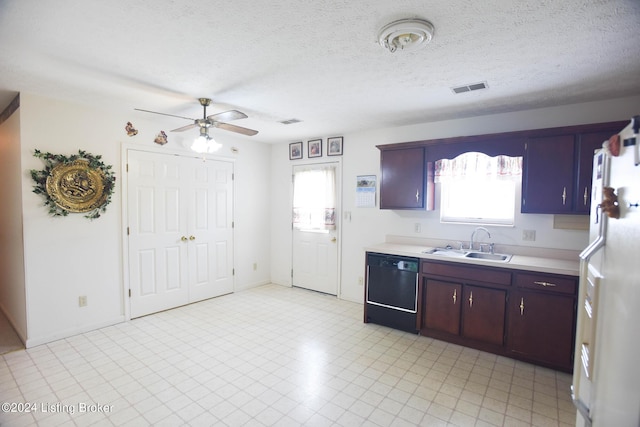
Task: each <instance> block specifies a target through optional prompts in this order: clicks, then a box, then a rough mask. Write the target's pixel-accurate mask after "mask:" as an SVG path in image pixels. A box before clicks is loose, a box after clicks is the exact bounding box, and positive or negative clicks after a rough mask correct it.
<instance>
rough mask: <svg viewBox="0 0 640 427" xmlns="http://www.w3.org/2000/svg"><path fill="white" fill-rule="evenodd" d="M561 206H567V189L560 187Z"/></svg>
mask: <svg viewBox="0 0 640 427" xmlns="http://www.w3.org/2000/svg"><path fill="white" fill-rule="evenodd" d="M562 204H563V205H566V204H567V187H562Z"/></svg>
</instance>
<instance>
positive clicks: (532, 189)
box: [521, 135, 574, 214]
mask: <svg viewBox="0 0 640 427" xmlns="http://www.w3.org/2000/svg"><path fill="white" fill-rule="evenodd" d="M573 169H574V136H573V135H558V136H549V137H542V138H532V139H530V140H529V141H528V142H527V145H526V150H525V156H524V171H523V176H522V207H521V211H522V212H523V213H549V214H551V213H570V212H571V211H572V201H573V186H574V178H573V177H574V172H573Z"/></svg>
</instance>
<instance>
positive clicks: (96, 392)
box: [0, 285, 575, 427]
mask: <svg viewBox="0 0 640 427" xmlns="http://www.w3.org/2000/svg"><path fill="white" fill-rule="evenodd" d="M570 381H571V377H570V376H569V375H567V374H564V373H559V372H555V371H552V370H548V369H544V368H539V367H535V366H533V365H529V364H526V363H522V362H517V361H514V360H511V359H507V358H503V357H497V356H494V355H491V354H487V353H483V352H480V351H476V350H471V349H467V348H464V347H460V346H456V345H451V344H447V343H443V342H441V341H437V340H433V339H430V338H425V337H421V336H417V335H411V334H407V333H404V332H399V331H395V330H392V329H389V328H385V327H382V326H378V325H373V324H364V323H363V322H362V306H361V305H360V304H355V303H351V302H346V301H340V300H337V299H336V298H334V297H330V296H326V295H323V294H318V293H315V292H311V291H306V290H302V289H296V288H293V289H291V288H286V287H281V286H277V285H267V286H262V287H259V288H255V289H251V290H247V291H243V292H238V293H236V294H232V295H227V296H223V297H220V298H215V299H212V300H208V301H204V302H201V303H197V304H192V305H189V306H186V307H181V308H178V309H174V310H170V311H166V312H162V313H158V314H155V315H151V316H147V317H144V318H140V319H135V320H133V321H130V322H127V323H123V324H119V325H116V326H112V327H108V328H104V329H100V330H97V331H93V332H89V333H85V334H82V335H78V336H74V337H71V338H67V339H63V340H60V341H57V342H53V343H50V344H46V345H41V346H38V347H34V348H31V349H28V350H20V351H15V352H12V353H8V354H5V355H3V356H0V402H9V403H10V406H9V408H8V409H9V412H7V411H6V410H7V407H6V405H5V406H3V408H2V409H3V410H2V411H0V425H2V426H24V425H38V426H58V425H60V426H89V425H98V426H112V425H113V426H145V425H154V426H179V425H190V426H211V425H221V426H224V425H228V426H241V425H242V426H245V425H246V426H268V425H278V426H300V425H306V426H349V427H351V426H358V425H364V426H416V425H422V426H530V425H533V426H574V425H575V410H574V408H573V406H572V403H571V401H570V398H569V384H570ZM25 403H28V404H29V405H30V406H29V407H28V409H29V410H30V412H26V409H25V408H24V405H23V404H25ZM11 404H12V405H11ZM95 405H100V406H95ZM18 409H20V410H22V412H21V413H16V412H11V410H18Z"/></svg>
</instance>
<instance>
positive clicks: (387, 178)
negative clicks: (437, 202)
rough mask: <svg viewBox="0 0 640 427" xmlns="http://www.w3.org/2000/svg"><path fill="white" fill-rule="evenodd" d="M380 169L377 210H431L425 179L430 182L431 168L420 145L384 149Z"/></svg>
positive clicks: (431, 203) (430, 198)
mask: <svg viewBox="0 0 640 427" xmlns="http://www.w3.org/2000/svg"><path fill="white" fill-rule="evenodd" d="M380 169H381V177H380V209H433V202H432V201H433V185H432V184H429V185H428V182H427V181H428V178H429V179H430V182H431V183H432V182H433V177H432V176H431V175H430V173H431V174H432V169H431V165H430V164H427V161H426V158H425V150H424V148H423V147H412V148H399V149H393V150H383V151H382V152H381V155H380ZM429 190H431V191H430V192H429Z"/></svg>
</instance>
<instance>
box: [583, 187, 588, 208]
mask: <svg viewBox="0 0 640 427" xmlns="http://www.w3.org/2000/svg"><path fill="white" fill-rule="evenodd" d="M588 188H589V187H584V205H585V206H587V200H588V195H589V192H588V191H587V189H588Z"/></svg>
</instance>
